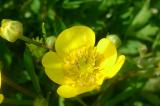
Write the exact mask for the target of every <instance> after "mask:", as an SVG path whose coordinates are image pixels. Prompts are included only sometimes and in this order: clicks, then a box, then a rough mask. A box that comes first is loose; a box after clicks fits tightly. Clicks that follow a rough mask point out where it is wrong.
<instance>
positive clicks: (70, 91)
mask: <svg viewBox="0 0 160 106" xmlns="http://www.w3.org/2000/svg"><path fill="white" fill-rule="evenodd" d="M57 93H58V94H59V95H60V96H62V97H64V98H71V97H75V96H77V95H78V92H77V89H76V88H74V87H72V86H69V85H62V86H60V87H59V88H58V89H57Z"/></svg>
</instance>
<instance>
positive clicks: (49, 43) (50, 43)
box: [46, 36, 56, 49]
mask: <svg viewBox="0 0 160 106" xmlns="http://www.w3.org/2000/svg"><path fill="white" fill-rule="evenodd" d="M55 41H56V37H55V36H49V37H47V39H46V46H47V48H49V49H54V44H55Z"/></svg>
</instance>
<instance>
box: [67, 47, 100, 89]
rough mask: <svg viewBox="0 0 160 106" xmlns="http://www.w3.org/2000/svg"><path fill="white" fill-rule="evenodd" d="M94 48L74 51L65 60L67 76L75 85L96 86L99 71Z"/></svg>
mask: <svg viewBox="0 0 160 106" xmlns="http://www.w3.org/2000/svg"><path fill="white" fill-rule="evenodd" d="M96 57H97V54H96V51H95V48H94V47H82V48H78V49H76V50H73V51H72V52H71V53H69V54H67V58H65V65H64V69H65V74H66V75H65V76H67V77H68V78H69V79H71V80H72V81H73V85H79V86H91V85H95V84H96V81H97V79H96V74H97V72H98V71H99V70H98V66H97V63H96V62H97V60H96Z"/></svg>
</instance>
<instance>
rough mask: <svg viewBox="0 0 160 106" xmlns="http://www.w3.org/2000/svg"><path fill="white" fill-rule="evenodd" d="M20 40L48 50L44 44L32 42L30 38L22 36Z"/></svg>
mask: <svg viewBox="0 0 160 106" xmlns="http://www.w3.org/2000/svg"><path fill="white" fill-rule="evenodd" d="M20 39H21V40H23V41H25V42H27V43H32V44H34V45H36V46H39V47H44V48H46V47H45V46H44V45H43V44H42V43H40V42H37V41H34V40H32V39H30V38H28V37H26V36H21V37H20Z"/></svg>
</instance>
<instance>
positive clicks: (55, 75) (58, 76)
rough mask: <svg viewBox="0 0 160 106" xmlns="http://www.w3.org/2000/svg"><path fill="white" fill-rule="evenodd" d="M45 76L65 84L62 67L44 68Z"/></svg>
mask: <svg viewBox="0 0 160 106" xmlns="http://www.w3.org/2000/svg"><path fill="white" fill-rule="evenodd" d="M45 73H46V74H47V76H48V77H49V78H50V79H51V80H52V81H53V82H55V83H58V84H65V81H66V80H65V76H64V71H63V69H62V68H45Z"/></svg>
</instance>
